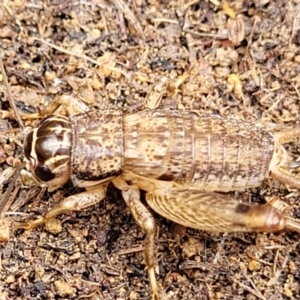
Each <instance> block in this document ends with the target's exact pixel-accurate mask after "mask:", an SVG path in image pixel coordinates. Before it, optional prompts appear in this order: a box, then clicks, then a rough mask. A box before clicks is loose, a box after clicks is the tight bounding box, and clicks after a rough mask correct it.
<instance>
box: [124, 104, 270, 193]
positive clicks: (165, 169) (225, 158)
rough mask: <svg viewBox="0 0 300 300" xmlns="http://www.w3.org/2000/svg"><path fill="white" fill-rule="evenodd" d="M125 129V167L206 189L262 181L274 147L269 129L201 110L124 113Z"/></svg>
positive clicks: (241, 186) (228, 188)
mask: <svg viewBox="0 0 300 300" xmlns="http://www.w3.org/2000/svg"><path fill="white" fill-rule="evenodd" d="M123 127H124V128H123V132H124V155H125V157H124V168H125V169H128V170H130V171H132V172H135V173H137V174H139V175H142V176H145V177H152V178H157V179H161V180H175V181H178V182H181V183H187V184H194V185H197V186H199V187H200V188H203V189H205V190H206V191H208V190H212V191H223V192H226V191H231V190H242V189H245V188H248V187H254V186H258V185H260V183H261V181H262V180H263V179H264V178H265V177H266V175H267V172H268V167H269V163H270V160H271V158H272V154H273V151H274V138H273V135H272V134H271V133H269V132H268V131H266V130H264V129H262V128H259V127H257V126H255V125H253V124H249V123H245V122H242V121H239V120H236V119H233V118H223V117H220V116H212V115H200V114H198V113H196V112H180V111H166V110H160V111H155V112H152V111H142V112H139V113H135V114H129V115H125V116H124V119H123Z"/></svg>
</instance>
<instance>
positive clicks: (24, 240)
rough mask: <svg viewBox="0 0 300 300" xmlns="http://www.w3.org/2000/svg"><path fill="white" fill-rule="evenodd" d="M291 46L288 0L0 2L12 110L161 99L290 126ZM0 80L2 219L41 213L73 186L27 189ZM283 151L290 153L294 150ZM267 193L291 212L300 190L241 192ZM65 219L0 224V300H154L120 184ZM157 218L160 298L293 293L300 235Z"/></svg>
mask: <svg viewBox="0 0 300 300" xmlns="http://www.w3.org/2000/svg"><path fill="white" fill-rule="evenodd" d="M299 44H300V3H299V1H292V0H274V1H268V0H254V1H242V0H236V1H227V0H224V1H216V0H214V1H212V0H210V1H208V0H207V1H204V0H203V1H182V0H178V1H176V0H174V1H164V0H161V1H158V0H152V1H150V0H149V1H146V0H132V1H125V0H110V1H108V0H107V1H105V0H84V1H70V0H63V1H56V0H48V1H46V0H43V1H40V0H22V1H21V0H14V1H13V0H3V1H2V2H1V3H0V48H1V51H2V53H1V54H2V59H3V62H4V66H5V69H6V73H7V76H8V82H9V86H10V88H11V92H12V97H13V99H14V101H15V104H16V106H17V108H18V111H19V112H20V115H21V116H22V114H26V113H33V112H36V111H39V110H41V109H44V108H45V107H47V105H48V104H49V102H50V101H51V100H53V99H54V101H60V100H59V99H61V97H69V96H72V97H74V98H76V99H78V101H79V102H78V103H82V102H83V104H81V105H85V106H86V107H87V109H89V108H91V107H93V108H98V109H101V108H107V107H110V108H114V109H122V110H124V111H125V112H126V111H134V110H139V109H143V107H144V106H145V103H147V104H149V103H150V104H151V105H153V107H156V106H157V105H158V102H157V101H158V100H159V101H160V103H159V104H160V106H161V107H167V108H179V109H197V110H200V111H202V112H207V113H212V114H215V113H217V114H220V115H223V116H225V115H233V116H235V117H237V118H240V119H245V120H250V121H252V122H257V123H260V124H261V125H262V126H265V127H267V128H268V129H272V130H280V129H282V128H288V127H295V126H299V83H300V77H299V76H300V75H299V74H300V48H299ZM3 78H4V77H3V74H2V75H1V77H0V80H1V83H2V84H1V85H0V168H1V171H0V192H1V194H2V196H1V201H2V200H3V199H4V195H5V194H6V191H7V189H9V187H10V186H11V191H10V193H9V196H10V197H5V202H8V203H9V206H10V208H8V209H7V208H5V214H4V215H5V218H8V217H9V218H12V217H14V218H15V219H17V218H21V217H23V216H24V215H25V216H26V215H31V216H37V215H40V214H42V213H43V212H45V211H46V210H47V208H48V207H51V206H52V205H53V204H54V203H56V202H58V201H60V199H61V198H62V197H65V196H67V195H68V194H69V193H74V192H76V191H74V190H72V189H65V190H59V191H58V192H55V193H48V192H47V191H45V190H39V189H28V188H26V187H23V186H22V184H21V182H20V181H19V179H18V178H15V177H16V176H14V174H15V170H16V168H17V167H18V166H20V165H21V161H22V140H23V139H24V130H23V129H21V127H20V126H19V124H18V122H17V120H16V116H15V115H14V113H13V112H12V110H11V108H10V105H9V102H8V94H7V90H6V88H5V86H4V84H3V83H4V79H3ZM64 109H65V108H64V107H62V113H63V112H64ZM37 122H38V120H30V121H28V120H27V121H24V123H25V126H35V125H36V124H37ZM291 151H292V152H293V153H294V154H295V156H298V154H299V147H297V145H296V146H294V148H291ZM271 195H278V196H280V197H281V198H282V199H284V200H285V201H287V202H288V203H289V205H290V206H291V207H292V211H291V213H293V214H294V217H298V218H300V210H299V200H298V198H299V197H298V196H299V193H298V191H287V187H284V186H279V185H278V184H277V183H276V182H274V181H272V182H271V181H270V182H267V183H266V185H265V186H264V187H261V189H256V190H252V191H247V192H245V193H242V194H240V195H238V196H239V197H240V198H241V199H243V200H244V201H247V200H249V199H250V201H258V202H260V201H263V200H262V199H263V197H264V196H271ZM12 201H13V204H10V203H11V202H12ZM6 204H7V203H1V202H0V207H1V208H3V207H4V206H5V205H6ZM5 220H6V221H7V219H5ZM60 220H61V223H62V224H54V225H53V224H52V225H51V226H52V227H51V226H50V228H53V226H54V229H50V230H49V231H47V228H45V227H39V228H37V229H35V230H33V231H32V232H23V231H21V230H19V231H16V232H14V233H13V234H9V233H7V232H6V231H5V230H4V231H5V232H4V233H3V234H4V239H5V240H6V242H4V243H2V244H1V245H0V247H1V253H0V255H1V256H0V258H1V259H0V299H84V298H89V299H107V300H109V299H118V300H121V299H132V300H133V299H150V294H149V287H148V278H147V273H146V272H145V270H144V265H143V256H142V241H143V234H142V233H141V231H140V229H139V228H138V226H137V225H136V224H135V222H134V220H133V218H132V217H131V215H130V214H129V212H128V211H127V210H126V208H125V204H124V203H123V201H122V199H121V197H120V194H119V193H118V191H116V190H115V189H113V188H111V190H110V191H109V193H108V199H107V200H105V201H102V203H100V205H99V206H97V207H96V208H90V209H87V210H85V211H82V212H79V213H72V214H70V215H63V216H61V217H60ZM156 220H157V223H158V225H159V234H158V238H157V245H158V253H157V259H158V263H159V267H160V270H159V271H160V275H159V280H160V283H161V284H162V286H163V289H164V290H165V292H166V295H167V297H168V298H167V299H172V300H176V299H299V294H300V271H299V270H300V259H299V252H300V248H299V236H298V235H297V234H295V233H290V232H281V233H276V234H268V235H265V234H253V233H251V234H230V235H228V234H226V233H225V234H221V235H211V234H208V233H206V232H198V231H194V230H190V229H187V230H182V229H180V228H179V229H178V228H177V229H176V230H174V228H175V226H174V224H172V223H171V222H169V221H167V220H165V219H163V218H161V217H159V216H156ZM172 228H173V229H172ZM5 229H6V227H5Z"/></svg>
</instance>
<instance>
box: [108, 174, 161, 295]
mask: <svg viewBox="0 0 300 300" xmlns="http://www.w3.org/2000/svg"><path fill="white" fill-rule="evenodd" d="M113 183H114V185H115V186H116V187H117V188H119V189H120V190H122V196H123V198H124V200H125V202H126V205H127V206H128V207H129V209H130V211H131V213H132V215H133V217H134V219H135V221H136V222H137V224H138V225H139V226H140V227H141V228H142V230H143V231H144V232H145V233H146V238H145V252H144V255H145V264H146V268H147V270H148V274H149V278H150V285H151V289H152V299H153V300H159V299H161V298H160V296H159V290H158V286H157V281H156V277H155V263H154V257H155V255H154V248H155V241H154V240H155V232H156V230H155V229H156V226H155V220H154V218H153V216H152V214H151V213H150V212H149V210H148V209H147V208H146V207H145V206H144V205H143V204H142V202H141V200H140V191H139V188H138V187H137V186H136V185H127V184H126V182H125V181H122V180H121V179H119V178H116V179H113Z"/></svg>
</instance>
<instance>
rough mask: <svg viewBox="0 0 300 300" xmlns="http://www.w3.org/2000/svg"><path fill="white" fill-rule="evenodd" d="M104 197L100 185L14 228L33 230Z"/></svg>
mask: <svg viewBox="0 0 300 300" xmlns="http://www.w3.org/2000/svg"><path fill="white" fill-rule="evenodd" d="M105 196H106V188H105V187H104V186H101V185H100V186H97V187H95V188H93V189H91V190H87V191H85V192H82V193H79V194H76V195H72V196H69V197H67V198H66V199H64V200H63V201H62V202H60V203H59V204H57V205H55V206H54V207H52V208H51V209H50V210H49V211H48V212H47V213H46V214H45V215H44V216H42V217H39V218H38V219H36V220H30V221H28V222H24V223H17V224H16V226H17V227H18V228H24V229H33V228H35V227H36V226H39V225H42V224H43V223H45V222H47V220H49V219H52V218H55V217H56V216H58V215H59V214H62V213H64V212H66V211H80V210H82V209H84V208H86V207H89V206H91V205H94V204H96V203H98V202H100V201H101V200H103V199H104V198H105Z"/></svg>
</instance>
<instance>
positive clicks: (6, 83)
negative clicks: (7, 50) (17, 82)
mask: <svg viewBox="0 0 300 300" xmlns="http://www.w3.org/2000/svg"><path fill="white" fill-rule="evenodd" d="M0 70H1V73H2V76H3V80H4V84H5V87H6V91H7V95H8V101H9V104H10V106H11V108H12V109H13V111H14V113H15V116H16V118H17V121H18V123H19V124H20V126H21V127H22V128H23V129H24V128H25V126H24V123H23V121H22V119H21V117H20V115H19V113H18V110H17V107H16V104H15V102H14V100H13V97H12V94H11V91H10V88H9V85H8V81H7V76H6V72H5V69H4V65H3V61H2V51H1V53H0Z"/></svg>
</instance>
